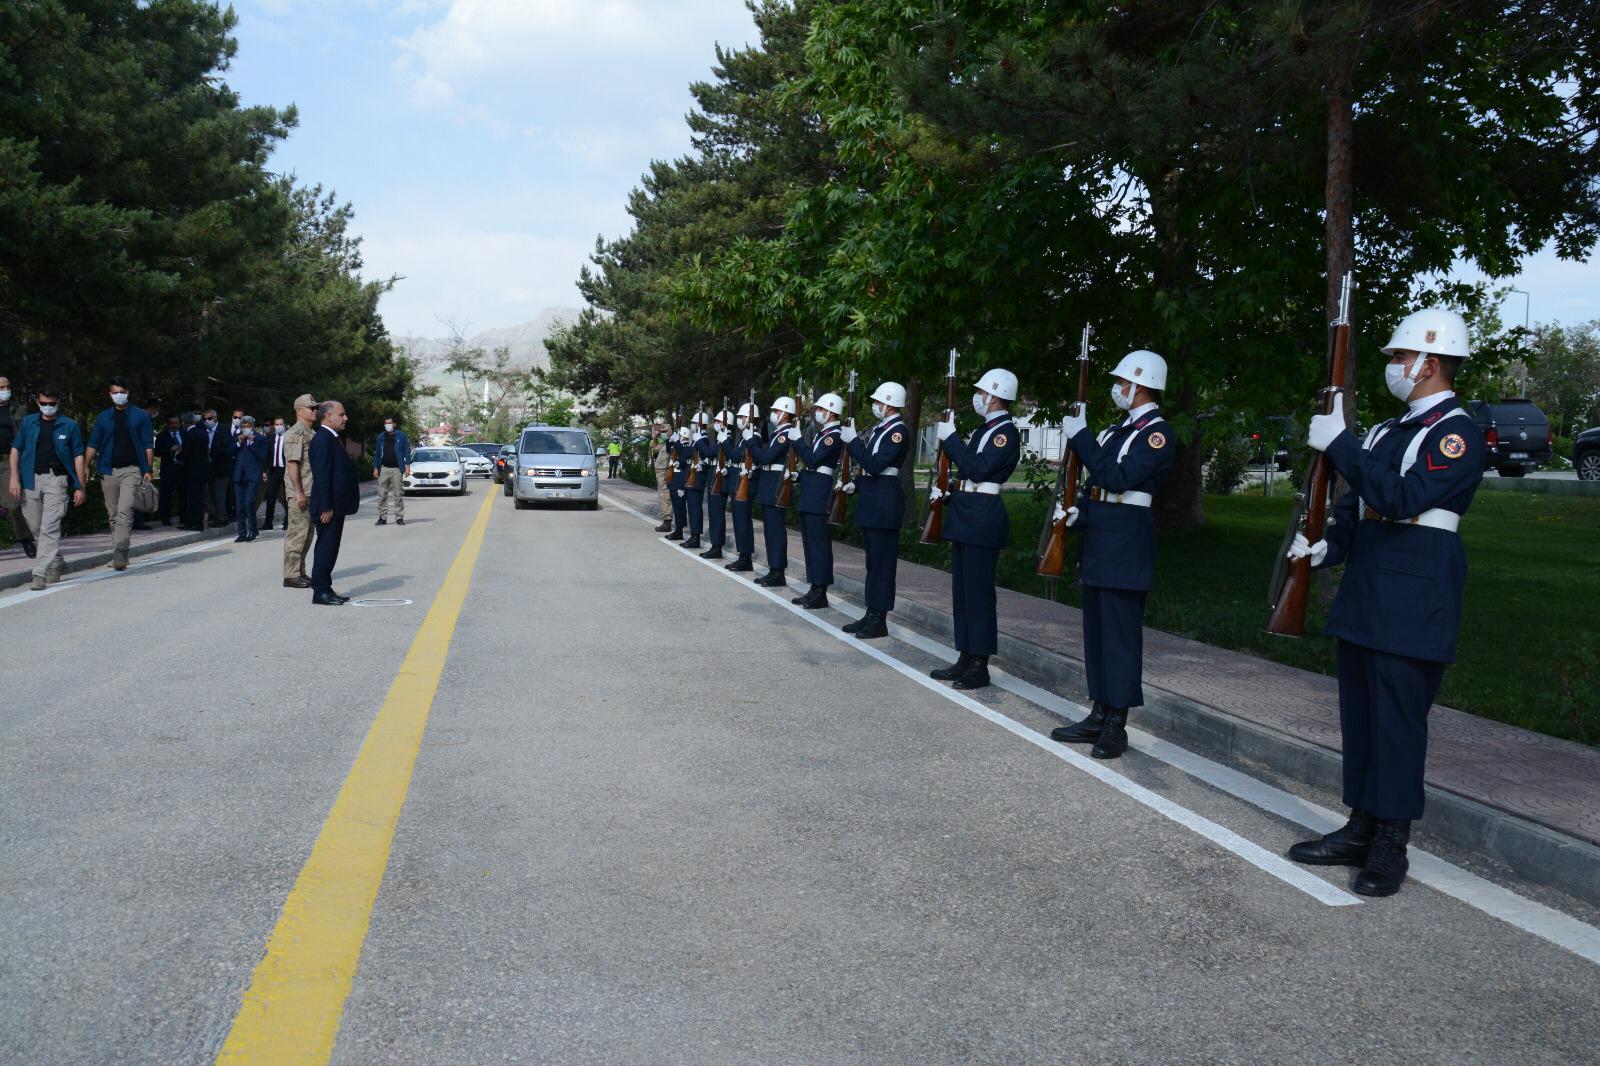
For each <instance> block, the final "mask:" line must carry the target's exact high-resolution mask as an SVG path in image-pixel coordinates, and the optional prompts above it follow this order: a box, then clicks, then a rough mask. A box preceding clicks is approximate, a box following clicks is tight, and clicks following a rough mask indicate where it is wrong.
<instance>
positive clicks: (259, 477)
mask: <svg viewBox="0 0 1600 1066" xmlns="http://www.w3.org/2000/svg"><path fill="white" fill-rule="evenodd" d="M267 458H268V452H267V441H266V439H265V438H258V437H257V436H256V420H255V419H254V418H252V417H250V416H249V415H245V416H244V417H243V418H241V419H240V420H239V441H238V452H237V454H235V455H234V457H233V493H234V508H233V514H234V520H235V521H236V522H237V524H238V529H239V535H238V536H237V537H235V538H234V543H235V544H237V543H239V542H241V541H251V540H255V539H256V536H257V535H258V532H259V528H258V527H257V526H256V496H257V494H259V493H260V492H261V484H262V482H264V481H266V479H267V472H266V466H267Z"/></svg>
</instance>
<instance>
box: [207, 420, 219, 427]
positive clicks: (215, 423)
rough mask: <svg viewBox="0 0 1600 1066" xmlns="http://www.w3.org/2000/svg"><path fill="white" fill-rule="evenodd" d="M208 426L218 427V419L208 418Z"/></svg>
mask: <svg viewBox="0 0 1600 1066" xmlns="http://www.w3.org/2000/svg"><path fill="white" fill-rule="evenodd" d="M206 428H207V429H216V428H217V420H216V419H215V418H208V419H206Z"/></svg>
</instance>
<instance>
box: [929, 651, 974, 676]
mask: <svg viewBox="0 0 1600 1066" xmlns="http://www.w3.org/2000/svg"><path fill="white" fill-rule="evenodd" d="M972 661H973V659H972V656H970V655H968V654H967V653H966V652H962V653H961V654H960V655H958V656H957V657H956V661H955V662H953V663H951V664H950V665H949V666H946V667H943V668H942V669H939V670H929V671H928V676H929V677H931V678H933V679H934V680H935V681H954V680H955V679H956V678H958V677H960V676H961V675H962V674H964V673H966V672H967V667H969V666H971V665H972Z"/></svg>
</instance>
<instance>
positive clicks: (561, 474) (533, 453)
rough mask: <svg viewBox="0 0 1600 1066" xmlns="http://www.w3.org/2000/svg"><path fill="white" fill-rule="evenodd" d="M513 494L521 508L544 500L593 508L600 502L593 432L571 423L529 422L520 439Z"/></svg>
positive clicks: (518, 506) (518, 441)
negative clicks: (538, 424) (592, 439)
mask: <svg viewBox="0 0 1600 1066" xmlns="http://www.w3.org/2000/svg"><path fill="white" fill-rule="evenodd" d="M511 495H512V496H513V497H514V498H515V499H516V501H517V508H518V509H519V510H520V509H521V508H523V507H530V506H532V505H533V504H535V503H539V502H540V501H543V500H559V501H575V502H579V503H582V504H583V505H584V506H585V507H587V508H588V509H589V510H591V511H592V510H594V509H596V508H597V507H599V506H600V478H599V477H598V476H597V474H596V472H595V462H594V444H593V443H591V442H590V440H589V434H587V433H585V432H584V431H583V430H581V429H571V428H569V427H567V426H528V427H527V428H526V429H524V430H523V431H522V434H521V436H520V437H519V438H518V440H517V476H516V479H515V487H514V489H513V491H512V493H511Z"/></svg>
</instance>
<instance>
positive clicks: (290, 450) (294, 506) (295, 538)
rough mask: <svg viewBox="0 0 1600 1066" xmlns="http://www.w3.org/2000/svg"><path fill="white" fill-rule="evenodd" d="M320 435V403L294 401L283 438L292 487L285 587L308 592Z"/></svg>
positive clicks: (286, 472) (285, 539) (286, 524)
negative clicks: (314, 450)
mask: <svg viewBox="0 0 1600 1066" xmlns="http://www.w3.org/2000/svg"><path fill="white" fill-rule="evenodd" d="M316 434H317V401H316V400H314V399H312V398H311V394H310V393H306V394H304V395H303V396H299V397H297V398H296V399H295V401H294V425H292V426H290V427H289V429H288V431H287V432H286V433H284V435H283V476H284V480H285V481H286V482H287V484H288V486H289V493H288V494H289V502H288V503H286V504H284V507H285V508H286V509H287V510H288V512H289V513H288V516H287V517H286V518H285V519H284V523H283V524H284V528H285V529H286V530H287V531H288V532H286V533H284V535H283V587H284V588H286V589H308V588H310V587H311V579H310V578H308V577H306V549H307V548H309V547H310V546H311V484H312V479H311V442H312V441H313V440H315V439H316Z"/></svg>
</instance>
